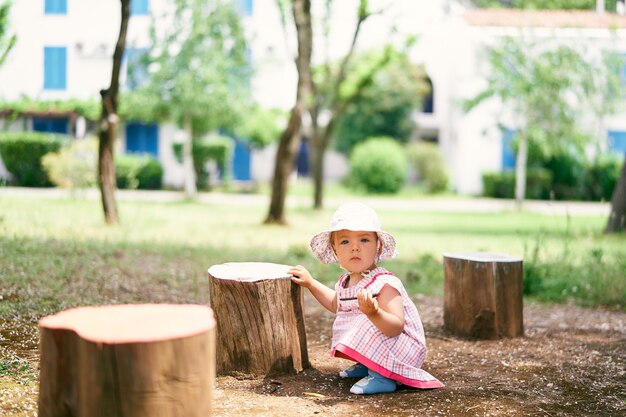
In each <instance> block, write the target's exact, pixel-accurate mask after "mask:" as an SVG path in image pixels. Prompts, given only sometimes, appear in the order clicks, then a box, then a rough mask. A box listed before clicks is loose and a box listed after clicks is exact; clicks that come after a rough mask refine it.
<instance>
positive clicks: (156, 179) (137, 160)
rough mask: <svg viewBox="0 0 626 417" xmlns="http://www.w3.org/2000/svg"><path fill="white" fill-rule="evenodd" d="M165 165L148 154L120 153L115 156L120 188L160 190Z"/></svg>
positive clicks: (116, 176) (116, 177)
mask: <svg viewBox="0 0 626 417" xmlns="http://www.w3.org/2000/svg"><path fill="white" fill-rule="evenodd" d="M162 178H163V167H162V166H161V163H160V162H159V161H158V160H156V159H154V158H152V157H150V156H147V155H120V156H118V157H117V158H115V179H116V183H117V188H119V189H131V190H133V189H144V190H158V189H160V188H161V184H162Z"/></svg>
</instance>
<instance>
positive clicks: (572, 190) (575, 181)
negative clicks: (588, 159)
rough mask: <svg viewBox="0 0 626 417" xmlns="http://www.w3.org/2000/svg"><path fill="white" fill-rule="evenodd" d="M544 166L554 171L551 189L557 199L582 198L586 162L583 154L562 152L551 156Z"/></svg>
mask: <svg viewBox="0 0 626 417" xmlns="http://www.w3.org/2000/svg"><path fill="white" fill-rule="evenodd" d="M544 168H545V169H547V170H548V171H550V172H551V173H552V186H551V191H552V195H553V198H554V199H556V200H582V198H583V183H584V178H585V162H584V160H583V158H582V156H581V155H579V154H575V153H569V152H568V153H561V154H557V155H553V156H551V157H550V158H549V159H548V160H547V161H546V162H545V164H544Z"/></svg>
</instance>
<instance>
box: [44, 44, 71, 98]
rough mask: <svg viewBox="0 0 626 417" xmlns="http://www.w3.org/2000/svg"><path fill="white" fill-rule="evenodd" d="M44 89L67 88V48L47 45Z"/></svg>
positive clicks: (45, 48) (45, 50) (45, 49)
mask: <svg viewBox="0 0 626 417" xmlns="http://www.w3.org/2000/svg"><path fill="white" fill-rule="evenodd" d="M43 70H44V78H43V88H44V90H65V89H66V88H67V48H65V47H64V46H46V47H44V53H43Z"/></svg>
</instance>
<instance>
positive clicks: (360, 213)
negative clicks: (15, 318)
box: [311, 203, 398, 264]
mask: <svg viewBox="0 0 626 417" xmlns="http://www.w3.org/2000/svg"><path fill="white" fill-rule="evenodd" d="M339 230H352V231H364V232H376V234H377V235H378V241H379V242H380V243H382V251H381V252H380V255H378V256H377V257H376V261H384V260H385V259H391V258H395V257H396V256H397V255H398V253H397V252H396V240H395V239H394V237H393V236H392V235H391V234H389V233H387V232H384V231H383V230H381V227H380V220H379V219H378V215H377V214H376V212H375V211H374V210H373V209H372V208H370V207H368V206H366V205H365V204H362V203H346V204H343V205H342V206H340V207H339V208H338V209H337V211H335V214H333V218H332V220H331V222H330V229H328V230H325V231H323V232H321V233H318V234H316V235H315V236H313V239H311V250H312V251H313V254H314V255H315V256H316V257H317V259H319V260H320V262H322V263H323V264H331V263H338V261H337V255H335V251H334V250H333V247H332V245H331V242H330V234H331V233H332V232H336V231H339Z"/></svg>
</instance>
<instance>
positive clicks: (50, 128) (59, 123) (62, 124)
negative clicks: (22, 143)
mask: <svg viewBox="0 0 626 417" xmlns="http://www.w3.org/2000/svg"><path fill="white" fill-rule="evenodd" d="M68 126H69V124H68V122H67V118H54V117H33V130H34V131H35V132H48V133H64V134H67V133H68Z"/></svg>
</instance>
